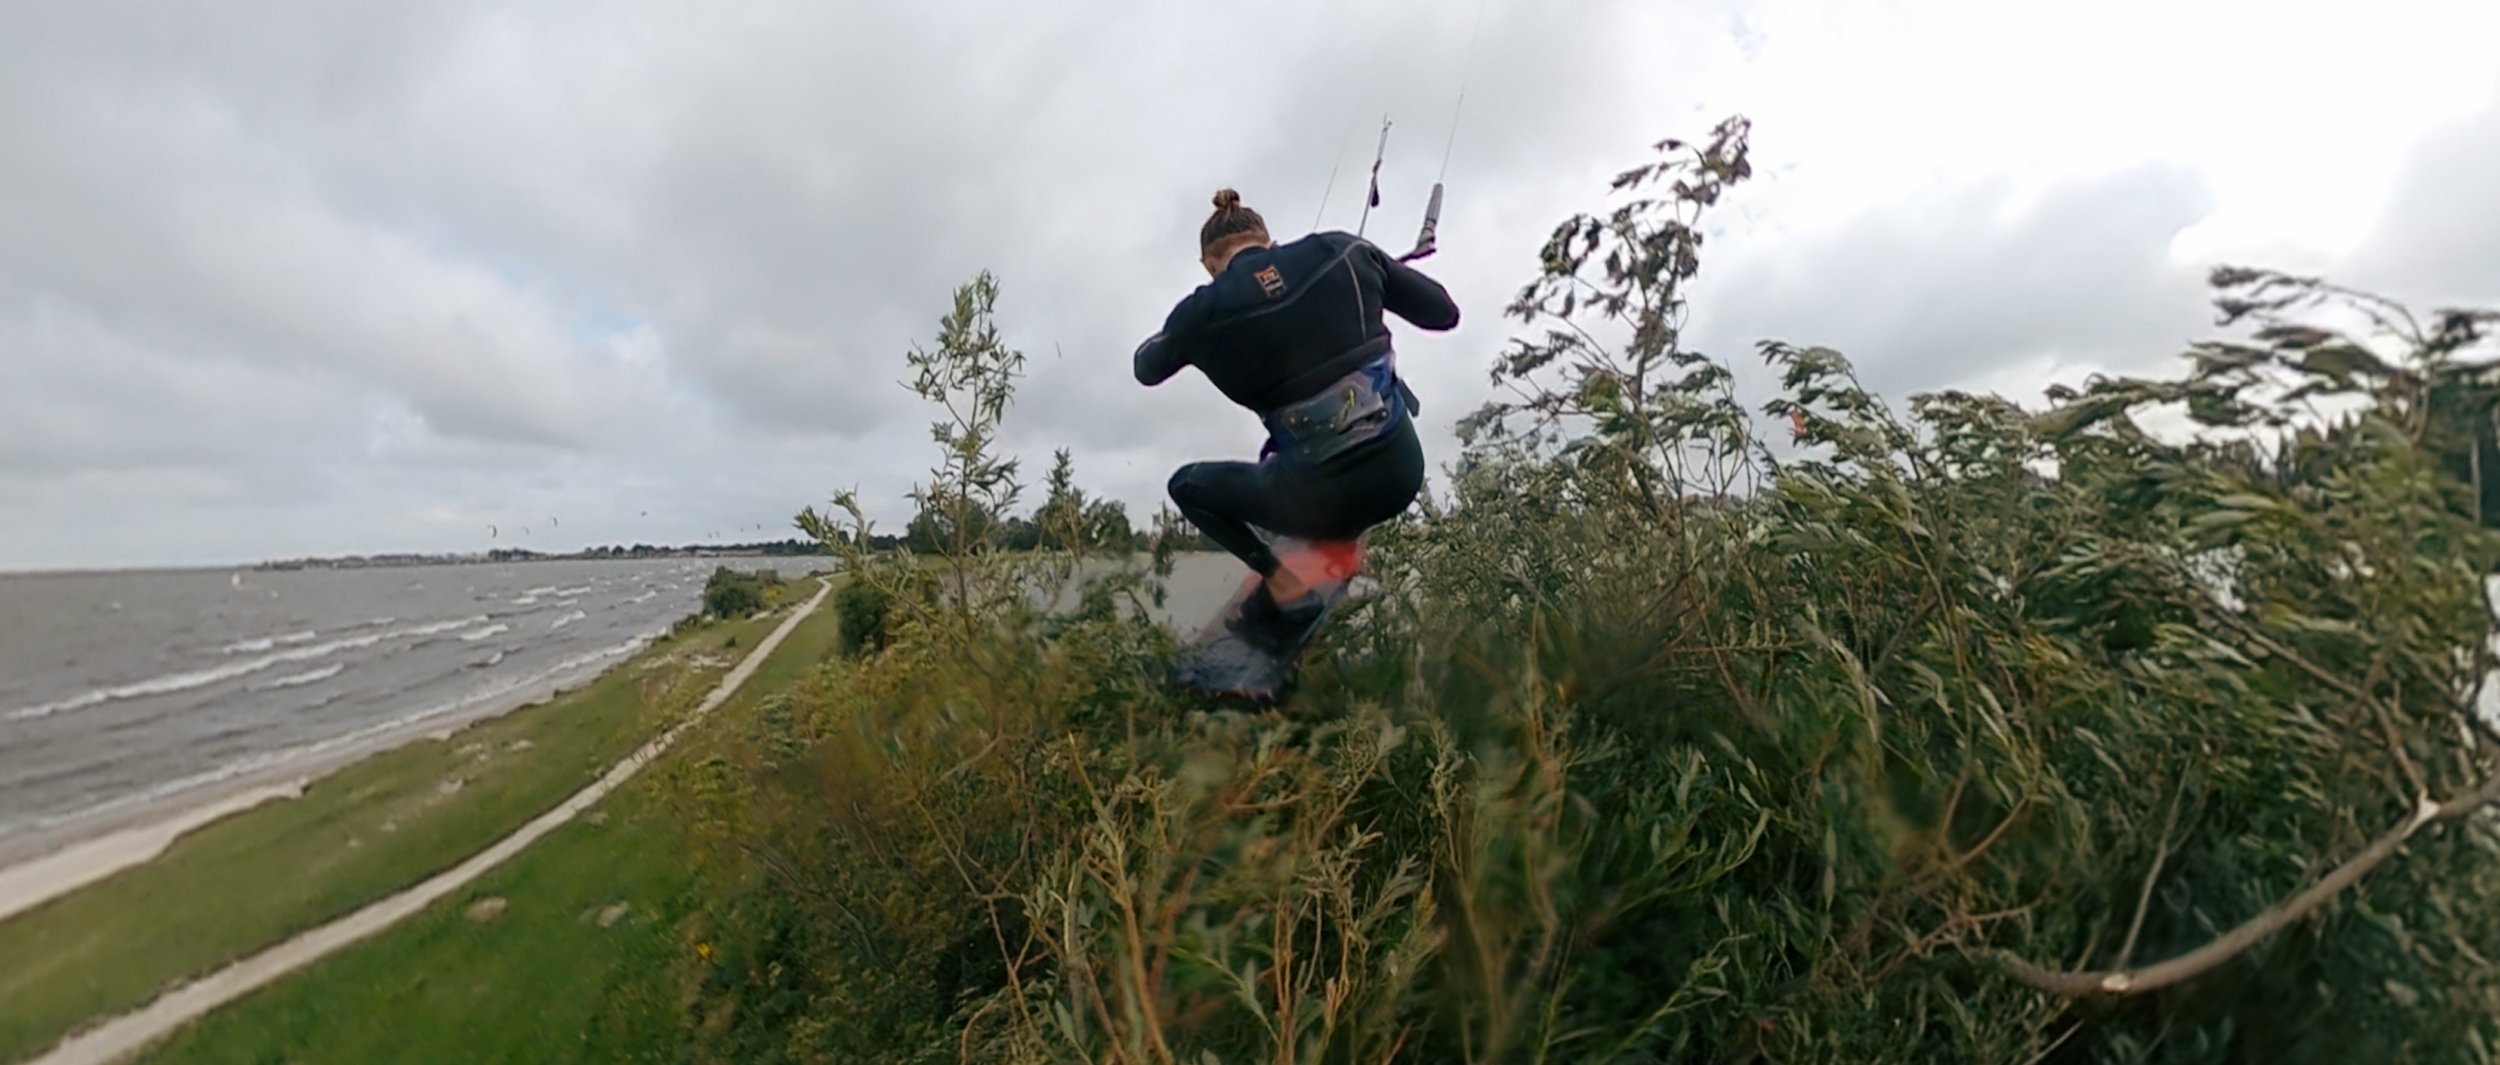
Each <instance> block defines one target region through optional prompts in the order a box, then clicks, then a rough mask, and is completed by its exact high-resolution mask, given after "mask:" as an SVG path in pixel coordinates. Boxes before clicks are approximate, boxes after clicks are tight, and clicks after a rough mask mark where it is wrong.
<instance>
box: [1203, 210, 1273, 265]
mask: <svg viewBox="0 0 2500 1065" xmlns="http://www.w3.org/2000/svg"><path fill="white" fill-rule="evenodd" d="M1271 243H1274V242H1273V241H1271V240H1269V239H1268V235H1267V219H1264V218H1261V217H1259V212H1257V211H1253V210H1251V209H1249V208H1247V207H1244V206H1242V205H1241V194H1240V193H1238V192H1234V191H1233V190H1231V189H1219V190H1217V191H1216V194H1215V213H1214V214H1211V215H1208V216H1207V221H1206V224H1204V225H1201V226H1199V227H1198V261H1199V262H1200V263H1202V264H1204V265H1205V266H1206V268H1207V276H1209V277H1213V276H1215V275H1217V274H1220V273H1223V272H1224V264H1225V263H1228V262H1231V261H1233V256H1234V255H1235V254H1236V253H1238V252H1240V251H1241V250H1242V249H1243V248H1253V247H1258V246H1260V245H1264V244H1271Z"/></svg>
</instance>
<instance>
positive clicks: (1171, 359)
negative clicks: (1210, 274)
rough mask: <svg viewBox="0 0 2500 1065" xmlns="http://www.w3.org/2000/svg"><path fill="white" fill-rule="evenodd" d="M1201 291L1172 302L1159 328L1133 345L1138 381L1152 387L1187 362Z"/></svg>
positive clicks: (1196, 320)
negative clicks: (1161, 326)
mask: <svg viewBox="0 0 2500 1065" xmlns="http://www.w3.org/2000/svg"><path fill="white" fill-rule="evenodd" d="M1205 293H1206V290H1205V289H1199V290H1198V291H1196V292H1192V293H1190V294H1189V295H1188V296H1186V297H1184V298H1182V300H1181V301H1180V302H1179V303H1177V304H1174V305H1173V307H1172V313H1170V314H1168V315H1165V316H1164V319H1163V328H1161V329H1158V330H1156V331H1155V335H1153V336H1150V337H1147V338H1146V342H1145V343H1143V344H1139V345H1137V354H1136V356H1135V362H1136V371H1137V383H1138V384H1141V385H1145V386H1146V387H1148V388H1152V387H1154V386H1156V385H1159V384H1162V383H1163V382H1165V381H1169V380H1171V379H1172V375H1173V374H1176V373H1179V372H1181V367H1183V366H1187V365H1189V356H1190V343H1189V342H1190V340H1191V339H1192V337H1193V335H1194V327H1195V326H1196V325H1197V324H1198V319H1199V317H1200V312H1199V306H1200V305H1201V303H1202V302H1203V301H1204V296H1205Z"/></svg>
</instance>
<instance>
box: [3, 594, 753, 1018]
mask: <svg viewBox="0 0 2500 1065" xmlns="http://www.w3.org/2000/svg"><path fill="white" fill-rule="evenodd" d="M779 620H780V618H779V617H778V616H759V617H754V618H749V619H746V620H743V621H738V622H732V623H717V622H715V623H707V624H705V625H703V626H701V627H699V628H696V629H693V630H691V631H689V632H687V633H684V634H681V635H679V636H678V637H676V638H674V639H670V640H668V641H666V642H663V643H660V644H657V645H655V646H653V647H651V648H649V649H646V650H645V651H643V652H642V653H640V654H638V655H636V656H635V657H633V658H632V659H629V660H628V661H627V662H625V663H624V664H622V665H620V666H618V667H617V668H614V669H611V670H610V671H608V672H607V673H606V674H603V675H602V676H600V677H599V678H598V679H597V680H595V681H593V682H592V683H591V684H589V685H587V686H585V687H583V688H580V689H576V690H573V691H570V692H566V693H563V694H560V695H558V696H557V697H555V698H553V699H551V700H547V701H544V702H541V703H537V704H533V705H531V706H527V707H523V708H521V709H518V710H515V711H513V712H511V713H509V714H506V715H503V716H500V717H496V718H493V719H490V720H487V721H484V722H480V723H477V724H474V725H471V726H470V727H468V728H466V729H463V730H461V731H459V732H457V733H454V734H453V735H452V736H450V737H449V738H448V739H446V740H439V741H438V740H419V741H416V742H413V743H409V744H407V745H404V746H401V747H398V748H395V749H393V750H391V751H388V752H385V753H383V754H380V755H377V756H375V757H373V758H370V759H366V760H364V761H361V762H358V763H356V764H354V765H351V766H348V767H346V768H344V769H342V770H340V771H338V772H337V773H334V774H332V775H330V776H327V777H324V778H322V779H320V780H316V781H314V782H313V783H312V785H311V786H310V787H308V788H307V789H306V790H305V793H304V794H303V795H302V796H301V797H299V798H298V799H296V800H294V801H289V802H278V803H271V804H267V805H264V806H261V807H259V808H256V809H254V810H251V811H249V812H246V813H243V814H239V815H237V816H234V817H230V818H226V819H223V820H220V821H218V822H216V823H214V824H210V825H207V826H204V827H202V828H200V829H198V830H196V831H194V832H192V833H190V834H188V835H186V836H184V837H183V838H181V839H179V840H177V841H175V843H174V844H173V846H171V847H169V848H168V849H167V850H166V852H165V853H164V854H163V855H161V856H159V857H158V858H157V859H156V860H155V861H152V862H148V863H146V864H143V865H139V866H135V867H133V868H131V869H127V870H124V871H122V872H120V873H117V874H115V875H113V876H111V877H108V878H106V879H104V880H101V881H98V882H97V883H95V884H92V885H89V886H88V887H86V888H83V889H81V890H79V891H76V892H72V893H70V894H68V895H65V896H62V897H61V898H58V899H54V900H52V901H51V902H49V903H46V904H45V905H43V906H41V907H38V908H36V909H33V910H30V911H27V912H25V913H22V914H19V915H17V916H16V917H13V918H11V919H9V920H8V921H6V922H0V958H7V959H9V963H8V964H7V965H6V966H0V1060H17V1059H20V1058H24V1057H26V1056H29V1055H31V1054H33V1053H35V1052H37V1051H39V1050H40V1049H42V1048H43V1047H45V1046H47V1045H49V1044H51V1043H52V1042H53V1041H55V1040H57V1039H58V1038H60V1037H61V1036H62V1035H63V1034H65V1033H66V1032H68V1031H70V1030H71V1029H73V1028H75V1027H77V1026H79V1025H80V1024H82V1023H84V1022H86V1021H88V1020H90V1019H93V1018H98V1017H102V1016H105V1015H109V1014H113V1013H119V1012H123V1011H126V1010H129V1009H133V1008H136V1007H138V1006H139V1005H142V1004H143V1003H145V1002H146V1001H147V1000H148V999H150V998H152V997H153V996H155V995H156V994H157V993H159V992H161V991H162V990H164V989H165V988H167V987H168V986H170V985H172V984H174V983H178V982H180V981H182V980H185V979H188V978H190V977H194V976H197V975H200V974H202V973H205V972H207V971H209V970H210V969H213V968H215V967H217V966H218V965H221V964H224V963H225V962H228V961H231V960H233V959H236V958H239V957H242V956H245V955H248V954H250V953H252V952H254V951H257V950H259V949H261V948H264V947H267V946H269V945H271V944H274V943H276V942H279V941H280V940H283V939H285V938H286V937H287V936H289V935H292V934H294V933H297V932H300V931H303V930H305V929H307V928H311V927H314V926H317V925H319V924H321V923H323V922H325V921H328V920H330V919H332V918H335V917H338V916H340V915H342V914H345V913H348V912H351V911H353V910H354V909H356V908H357V907H359V906H361V905H363V904H365V903H367V902H370V901H372V900H374V899H376V898H379V897H381V896H383V895H386V894H388V893H390V892H392V891H395V890H398V889H400V888H404V887H406V886H408V885H410V884H413V883H415V882H417V881H419V880H421V879H423V878H425V877H426V876H428V875H431V874H432V873H434V872H436V871H438V870H441V869H443V868H445V867H448V866H450V865H451V864H452V863H454V862H457V861H458V860H460V859H461V858H463V857H466V856H467V855H469V854H471V853H474V852H476V851H477V850H480V849H482V848H484V847H485V846H487V845H488V844H490V843H491V842H493V841H494V840H495V839H497V838H498V837H501V836H503V835H504V834H506V833H508V832H510V831H511V830H512V829H514V828H516V827H518V826H519V825H520V824H521V823H522V822H524V821H526V820H528V819H529V818H530V817H532V816H535V815H536V814H538V813H541V812H543V811H545V810H547V809H549V808H550V807H553V806H554V805H555V804H556V803H558V802H560V801H562V800H563V798H564V796H565V795H568V794H570V793H572V792H573V791H575V790H577V789H579V788H581V787H582V786H584V785H586V784H588V783H590V782H591V781H592V780H594V779H596V778H597V777H598V775H599V774H600V773H602V772H604V771H605V770H606V769H607V767H608V766H609V765H611V764H613V763H614V762H615V761H616V760H618V759H619V758H622V757H624V756H625V755H626V754H627V753H629V752H631V751H632V750H633V748H634V747H636V746H637V745H639V744H640V743H642V742H643V741H644V740H645V739H647V738H648V737H650V736H651V735H653V734H654V733H656V732H657V731H658V730H659V729H660V728H662V727H665V725H666V723H667V722H668V721H670V720H673V719H674V718H676V717H677V716H678V715H681V714H683V713H684V712H685V711H686V710H688V709H690V708H691V707H692V706H693V705H694V704H695V703H696V701H698V700H700V699H701V698H702V696H703V693H704V692H705V691H706V690H708V689H709V688H710V687H711V685H712V684H713V683H714V682H716V681H717V680H718V679H719V678H720V677H721V675H722V674H724V673H726V672H727V671H728V669H729V668H730V667H731V666H732V665H734V664H735V663H736V661H737V660H738V659H739V658H741V657H743V656H744V654H745V653H746V649H748V648H752V647H753V646H754V645H755V644H756V642H757V641H759V640H761V639H763V638H764V636H765V635H766V634H768V633H769V632H770V631H771V630H772V627H773V626H774V625H775V624H777V623H778V622H779ZM733 641H734V642H733ZM455 781H456V782H457V784H456V785H455V784H454V782H455Z"/></svg>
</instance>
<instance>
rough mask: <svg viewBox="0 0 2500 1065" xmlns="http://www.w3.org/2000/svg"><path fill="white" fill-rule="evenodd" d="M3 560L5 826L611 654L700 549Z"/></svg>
mask: <svg viewBox="0 0 2500 1065" xmlns="http://www.w3.org/2000/svg"><path fill="white" fill-rule="evenodd" d="M723 563H726V564H729V565H732V566H734V567H737V568H778V569H780V570H781V571H782V572H783V573H784V574H787V575H795V574H798V573H803V572H805V571H806V570H808V569H809V568H812V567H829V566H830V564H831V560H829V559H822V558H799V559H789V558H784V559H729V560H713V559H652V560H618V561H583V562H526V563H517V562H516V563H497V564H476V565H442V566H418V567H390V568H375V569H362V570H323V569H306V570H293V571H272V572H259V571H249V570H246V571H241V572H230V571H225V570H217V571H198V570H191V571H151V572H125V573H76V574H10V575H0V840H5V839H7V838H8V837H9V836H11V835H13V834H15V833H19V832H24V831H28V830H30V829H34V828H39V827H43V826H47V825H53V824H57V823H59V822H61V821H64V820H67V819H74V818H76V817H79V816H81V815H82V814H85V813H92V812H96V811H99V810H105V809H110V808H113V807H115V806H120V805H123V804H127V803H130V802H134V801H144V800H146V799H149V798H153V797H157V796H162V795H166V794H170V793H173V792H177V791H181V790H184V789H187V788H190V787H194V786H197V785H201V784H206V783H211V782H214V781H217V780H220V779H224V778H228V777H232V776H235V775H237V774H240V773H244V772H248V771H250V770H251V769H254V768H256V767H260V766H264V765H267V764H270V763H271V762H274V761H281V760H284V759H287V758H289V757H293V756H296V755H300V754H303V753H306V752H309V751H318V750H322V749H325V748H331V747H335V746H337V745H339V744H345V743H353V742H355V741H356V740H358V739H359V738H361V737H363V736H367V735H371V734H373V733H376V732H381V731H385V730H388V729H393V728H398V727H401V726H404V725H406V724H409V723H412V722H417V721H422V720H424V719H426V718H428V717H432V716H437V715H442V714H447V713H451V712H454V711H458V710H463V709H472V708H476V707H478V706H479V705H480V704H481V703H482V702H486V701H493V700H499V699H509V698H510V697H512V696H513V695H514V694H515V693H518V692H522V691H525V690H528V689H531V688H535V687H538V686H540V685H542V684H544V683H546V682H548V681H550V680H553V679H556V678H559V677H564V676H567V675H572V676H579V675H583V674H585V673H586V672H589V671H594V670H596V669H599V668H604V667H605V666H608V665H612V664H614V663H615V662H616V661H618V660H620V659H622V658H624V657H625V656H627V655H629V654H631V653H632V652H633V651H635V650H637V649H638V648H640V647H641V646H642V645H643V644H644V643H646V642H648V641H649V640H650V638H651V637H653V636H656V635H658V634H660V633H662V632H664V631H666V630H667V629H668V627H669V626H670V625H672V624H674V623H675V622H676V621H677V619H679V618H681V617H684V616H685V615H686V614H688V613H691V612H693V611H695V610H697V609H700V607H701V601H702V590H703V581H704V577H705V575H706V574H709V573H710V572H711V569H712V567H713V566H715V565H720V564H723Z"/></svg>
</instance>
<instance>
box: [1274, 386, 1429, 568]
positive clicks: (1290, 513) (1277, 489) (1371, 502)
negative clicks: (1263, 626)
mask: <svg viewBox="0 0 2500 1065" xmlns="http://www.w3.org/2000/svg"><path fill="white" fill-rule="evenodd" d="M1423 484H1424V452H1423V442H1422V441H1421V440H1420V439H1418V438H1417V437H1416V434H1415V427H1414V423H1412V422H1408V423H1406V424H1403V425H1400V426H1399V427H1398V428H1397V429H1395V430H1392V431H1391V432H1390V433H1389V434H1388V435H1387V436H1385V437H1383V438H1381V439H1380V440H1378V441H1376V442H1374V443H1372V444H1369V445H1366V446H1365V447H1364V448H1363V449H1362V450H1360V451H1357V452H1354V453H1351V454H1348V455H1345V456H1343V457H1341V458H1340V459H1339V460H1337V461H1335V462H1332V463H1330V464H1328V465H1325V466H1321V467H1318V468H1315V469H1304V468H1296V467H1290V466H1281V465H1279V464H1276V463H1274V462H1266V463H1262V464H1260V466H1259V467H1258V471H1257V474H1256V475H1253V476H1251V477H1248V478H1245V481H1244V484H1243V487H1242V489H1241V492H1242V496H1241V498H1242V500H1243V504H1242V508H1241V509H1240V510H1238V511H1236V512H1235V513H1237V514H1238V516H1239V518H1240V520H1243V521H1246V522H1248V523H1250V524H1252V525H1256V526H1258V527H1259V528H1262V529H1269V530H1273V531H1275V532H1278V533H1281V534H1284V535H1286V536H1293V537H1299V538H1301V539H1305V540H1340V541H1341V540H1352V539H1354V538H1355V537H1358V536H1361V535H1362V534H1363V532H1364V531H1365V530H1367V529H1370V528H1371V527H1372V526H1374V525H1378V524H1380V523H1381V522H1384V521H1388V520H1389V519H1391V518H1394V517H1397V516H1398V514H1399V513H1400V512H1401V511H1404V510H1405V509H1406V508H1407V507H1408V506H1410V505H1412V504H1413V503H1414V502H1415V497H1416V496H1417V495H1418V494H1420V493H1421V492H1422V490H1423ZM1262 553H1265V552H1264V545H1262ZM1268 557H1269V558H1273V557H1274V556H1273V555H1272V554H1269V555H1268ZM1263 572H1264V575H1265V576H1266V577H1267V589H1268V594H1269V595H1270V596H1271V597H1272V598H1273V599H1274V600H1275V601H1276V602H1278V603H1288V604H1289V603H1294V602H1296V601H1298V600H1302V599H1304V598H1306V597H1307V596H1309V595H1310V594H1311V588H1310V585H1309V584H1307V583H1306V582H1304V581H1303V580H1302V578H1301V576H1300V575H1299V574H1296V573H1294V572H1293V570H1292V569H1291V568H1289V567H1286V566H1283V565H1281V564H1279V565H1276V566H1275V567H1274V568H1273V569H1271V570H1268V571H1263Z"/></svg>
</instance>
